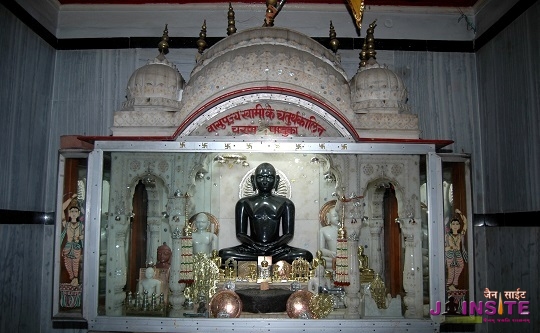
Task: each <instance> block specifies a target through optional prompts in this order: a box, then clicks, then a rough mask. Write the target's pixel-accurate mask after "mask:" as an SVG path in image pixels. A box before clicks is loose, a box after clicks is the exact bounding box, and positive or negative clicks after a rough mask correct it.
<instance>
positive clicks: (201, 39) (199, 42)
mask: <svg viewBox="0 0 540 333" xmlns="http://www.w3.org/2000/svg"><path fill="white" fill-rule="evenodd" d="M205 39H206V20H204V23H203V25H202V27H201V32H200V33H199V39H197V49H198V50H199V53H200V54H202V53H203V52H204V49H205V48H206V40H205Z"/></svg>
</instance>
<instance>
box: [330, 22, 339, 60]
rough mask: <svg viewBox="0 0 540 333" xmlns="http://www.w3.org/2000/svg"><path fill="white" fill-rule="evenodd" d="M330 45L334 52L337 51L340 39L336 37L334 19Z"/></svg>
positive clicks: (331, 25)
mask: <svg viewBox="0 0 540 333" xmlns="http://www.w3.org/2000/svg"><path fill="white" fill-rule="evenodd" d="M330 47H331V48H332V51H334V53H336V52H337V50H338V47H339V40H338V39H337V38H336V29H334V25H333V24H332V21H330Z"/></svg>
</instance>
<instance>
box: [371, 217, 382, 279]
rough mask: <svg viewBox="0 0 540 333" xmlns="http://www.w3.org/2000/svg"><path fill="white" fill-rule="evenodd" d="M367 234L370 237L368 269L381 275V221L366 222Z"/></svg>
mask: <svg viewBox="0 0 540 333" xmlns="http://www.w3.org/2000/svg"><path fill="white" fill-rule="evenodd" d="M368 225H369V233H370V235H371V237H370V239H371V244H370V248H371V252H370V254H369V255H368V257H369V265H370V268H371V269H373V270H374V271H375V273H378V274H383V272H382V262H383V257H382V250H381V232H382V228H383V221H382V220H370V221H369V222H368Z"/></svg>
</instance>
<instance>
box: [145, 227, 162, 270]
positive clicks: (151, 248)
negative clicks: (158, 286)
mask: <svg viewBox="0 0 540 333" xmlns="http://www.w3.org/2000/svg"><path fill="white" fill-rule="evenodd" d="M147 242H148V245H147V247H148V249H147V251H148V252H147V254H146V258H147V261H152V262H154V264H155V263H157V249H158V247H159V246H160V245H161V244H162V242H161V220H160V218H155V217H153V218H149V219H148V241H147Z"/></svg>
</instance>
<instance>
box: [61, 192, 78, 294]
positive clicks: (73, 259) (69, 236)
mask: <svg viewBox="0 0 540 333" xmlns="http://www.w3.org/2000/svg"><path fill="white" fill-rule="evenodd" d="M62 208H63V210H64V211H67V215H68V219H67V221H66V220H65V219H62V233H61V235H60V239H61V241H62V242H63V241H64V238H65V239H66V242H65V243H64V247H63V249H62V258H63V260H64V267H65V268H66V271H67V273H68V276H69V279H70V280H71V285H72V286H78V285H79V265H80V262H81V258H82V248H83V243H82V240H83V239H84V224H83V223H82V222H81V221H80V216H81V210H80V209H79V206H78V203H77V194H74V195H73V196H72V197H71V198H70V199H68V200H67V201H66V202H64V204H63V205H62Z"/></svg>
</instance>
